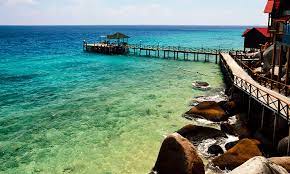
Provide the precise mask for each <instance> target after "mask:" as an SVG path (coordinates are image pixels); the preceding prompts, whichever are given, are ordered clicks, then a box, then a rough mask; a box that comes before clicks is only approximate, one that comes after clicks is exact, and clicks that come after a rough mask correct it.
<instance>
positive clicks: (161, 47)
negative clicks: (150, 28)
mask: <svg viewBox="0 0 290 174" xmlns="http://www.w3.org/2000/svg"><path fill="white" fill-rule="evenodd" d="M128 48H129V49H144V50H153V51H154V50H160V51H163V50H166V51H181V52H201V53H212V54H219V53H227V52H230V51H236V50H234V49H223V48H203V47H182V46H167V45H142V44H129V45H128Z"/></svg>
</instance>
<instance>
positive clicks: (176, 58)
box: [176, 51, 179, 60]
mask: <svg viewBox="0 0 290 174" xmlns="http://www.w3.org/2000/svg"><path fill="white" fill-rule="evenodd" d="M176 54H177V56H176V59H177V60H178V56H179V52H178V51H177V52H176Z"/></svg>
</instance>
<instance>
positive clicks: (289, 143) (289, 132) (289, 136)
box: [287, 123, 290, 156]
mask: <svg viewBox="0 0 290 174" xmlns="http://www.w3.org/2000/svg"><path fill="white" fill-rule="evenodd" d="M288 129H289V131H288V148H287V155H288V156H289V155H290V125H289V123H288Z"/></svg>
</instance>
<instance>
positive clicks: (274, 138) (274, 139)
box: [273, 113, 277, 147]
mask: <svg viewBox="0 0 290 174" xmlns="http://www.w3.org/2000/svg"><path fill="white" fill-rule="evenodd" d="M276 126H277V114H276V113H275V119H274V130H273V146H274V147H275V145H276Z"/></svg>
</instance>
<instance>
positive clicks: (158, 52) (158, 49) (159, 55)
mask: <svg viewBox="0 0 290 174" xmlns="http://www.w3.org/2000/svg"><path fill="white" fill-rule="evenodd" d="M158 57H160V55H159V49H158Z"/></svg>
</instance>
